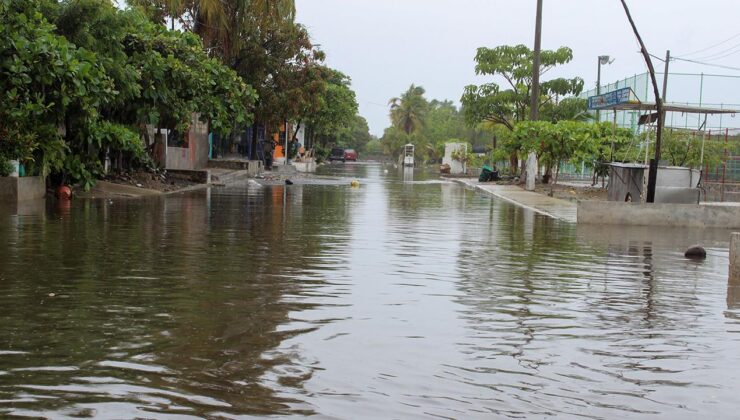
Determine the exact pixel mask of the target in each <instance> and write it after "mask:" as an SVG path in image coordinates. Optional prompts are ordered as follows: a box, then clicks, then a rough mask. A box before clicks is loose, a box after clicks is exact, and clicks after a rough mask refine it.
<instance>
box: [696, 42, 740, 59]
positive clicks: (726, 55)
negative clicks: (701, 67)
mask: <svg viewBox="0 0 740 420" xmlns="http://www.w3.org/2000/svg"><path fill="white" fill-rule="evenodd" d="M739 52H740V44H737V48H735V49H733V50H732V51H730V52H727V54H724V55H720V56H719V57H717V56H714V57H711V58H710V59H709V60H712V61H716V60H721V59H723V58H725V57H729V56H731V55H735V54H737V53H739ZM699 60H707V59H706V58H700V59H699Z"/></svg>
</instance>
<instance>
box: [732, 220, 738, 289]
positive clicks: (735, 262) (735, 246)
mask: <svg viewBox="0 0 740 420" xmlns="http://www.w3.org/2000/svg"><path fill="white" fill-rule="evenodd" d="M730 281H740V232H735V233H733V234H732V235H731V236H730ZM738 286H740V285H738Z"/></svg>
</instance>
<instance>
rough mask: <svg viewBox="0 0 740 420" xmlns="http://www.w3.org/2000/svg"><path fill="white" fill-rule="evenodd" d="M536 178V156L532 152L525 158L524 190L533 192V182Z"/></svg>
mask: <svg viewBox="0 0 740 420" xmlns="http://www.w3.org/2000/svg"><path fill="white" fill-rule="evenodd" d="M536 177H537V155H536V154H534V152H532V153H530V154H529V156H527V183H526V185H525V189H526V190H527V191H534V181H535V178H536Z"/></svg>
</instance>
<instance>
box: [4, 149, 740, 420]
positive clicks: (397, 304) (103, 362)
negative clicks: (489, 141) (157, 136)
mask: <svg viewBox="0 0 740 420" xmlns="http://www.w3.org/2000/svg"><path fill="white" fill-rule="evenodd" d="M386 169H388V167H382V166H378V165H363V164H346V165H339V164H336V165H331V166H326V167H323V168H322V169H321V171H322V175H334V176H339V177H342V178H346V179H359V180H360V187H359V188H350V186H349V185H305V184H303V185H299V184H296V185H292V186H282V185H281V186H274V187H266V186H265V187H263V186H259V185H256V184H254V183H249V182H245V183H244V184H243V185H239V186H235V187H229V188H218V189H213V190H203V191H199V192H191V193H187V194H177V195H172V196H168V197H166V198H162V199H159V198H152V199H145V200H126V199H120V200H116V199H114V200H112V201H108V200H89V201H73V202H72V203H71V206H70V207H69V208H66V209H65V208H58V207H56V206H54V204H53V203H52V202H50V203H47V204H46V205H45V206H46V207H44V209H43V210H42V211H41V212H35V213H30V214H17V212H16V214H12V215H11V214H9V213H0V243H4V244H7V246H6V247H4V251H3V252H2V253H0V400H2V401H3V403H2V404H1V405H0V413H2V415H28V416H38V417H64V416H68V417H69V416H93V417H101V418H133V417H144V418H151V417H163V416H165V415H173V416H174V415H179V416H184V417H188V416H190V417H193V418H202V417H225V418H231V417H239V416H242V415H251V416H265V415H288V414H301V415H305V414H318V415H320V416H322V417H336V418H357V417H375V418H377V417H381V418H409V417H418V416H442V417H448V418H491V417H519V418H521V417H529V418H532V417H548V416H556V415H558V414H560V415H564V416H565V417H574V416H585V417H591V418H621V417H629V416H633V417H647V416H649V415H655V416H660V417H670V418H689V417H694V416H695V414H696V413H697V412H701V413H707V415H713V416H714V417H732V416H733V415H734V405H735V404H734V400H735V393H736V392H735V390H736V387H737V386H738V385H740V383H738V382H739V381H738V378H737V377H736V375H734V373H733V372H734V370H733V369H732V367H734V366H735V365H737V364H738V362H740V356H739V355H740V352H738V349H740V341H739V340H738V338H737V337H740V336H738V334H737V333H738V332H740V328H738V327H739V326H740V322H738V316H737V314H738V313H740V310H739V309H738V303H737V302H738V300H739V299H740V298H738V293H737V290H738V289H739V288H740V287H738V286H736V285H733V284H732V283H729V284H728V283H727V237H726V234H725V232H720V231H718V232H714V231H706V230H700V231H694V230H651V229H645V228H639V229H634V230H633V229H621V228H619V229H617V228H601V227H599V228H589V227H582V226H579V227H576V226H574V225H571V224H567V223H563V222H559V221H556V220H553V219H550V218H547V217H544V216H542V215H538V214H535V213H533V212H531V211H529V210H525V209H521V208H519V207H516V206H512V205H510V204H507V203H504V202H500V201H497V200H492V199H490V198H488V197H486V196H482V195H479V194H476V193H474V192H471V191H467V190H465V189H464V188H462V187H460V186H458V185H456V184H452V183H448V182H443V181H440V180H439V178H438V176H437V175H436V174H434V173H426V172H424V171H419V170H417V171H416V172H413V171H412V172H411V173H412V174H413V179H411V180H408V181H410V182H405V181H407V180H406V175H405V174H406V172H405V171H396V170H393V169H390V170H388V172H387V173H386V172H385V170H386ZM699 242H701V243H703V244H704V245H705V246H707V248H708V250H709V253H708V258H707V260H706V261H703V262H698V263H697V262H692V261H687V260H685V259H684V258H683V251H684V250H685V249H686V247H688V246H689V245H692V244H694V243H699ZM366 413H367V414H366Z"/></svg>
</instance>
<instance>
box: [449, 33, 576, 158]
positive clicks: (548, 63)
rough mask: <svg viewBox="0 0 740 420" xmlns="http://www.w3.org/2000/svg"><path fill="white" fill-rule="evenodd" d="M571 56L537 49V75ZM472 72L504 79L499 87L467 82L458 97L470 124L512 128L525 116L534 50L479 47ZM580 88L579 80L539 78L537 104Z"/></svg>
mask: <svg viewBox="0 0 740 420" xmlns="http://www.w3.org/2000/svg"><path fill="white" fill-rule="evenodd" d="M572 59H573V51H572V50H571V49H570V48H568V47H561V48H559V49H558V50H555V51H548V50H544V51H542V52H541V66H540V72H539V75H540V76H542V75H543V74H544V73H546V72H548V71H549V70H551V69H553V68H554V67H556V66H558V65H562V64H566V63H568V62H570V61H571V60H572ZM475 61H476V66H475V72H476V73H477V74H479V75H487V76H493V77H499V78H501V79H503V80H504V81H505V82H506V89H502V88H501V87H500V86H499V85H498V84H497V83H496V82H491V83H486V84H483V85H481V86H475V85H469V86H466V87H465V91H464V93H463V96H462V98H461V101H462V103H463V107H464V110H465V117H466V119H467V120H468V121H469V122H470V123H471V124H477V123H479V122H481V121H489V122H492V123H495V124H502V125H504V126H505V127H507V128H508V129H509V130H514V126H515V125H516V123H517V122H520V121H524V120H526V119H527V118H528V117H529V110H530V106H531V103H532V97H531V94H532V76H533V70H532V68H533V62H534V53H533V52H532V50H531V49H529V47H527V46H525V45H516V46H509V45H502V46H499V47H496V48H493V49H491V48H486V47H482V48H479V49H478V52H477V54H476V56H475ZM582 89H583V80H582V79H581V78H579V77H575V78H572V79H566V78H557V79H552V80H549V81H546V82H540V84H539V91H540V95H541V96H540V98H539V104H540V106H543V105H547V104H552V103H557V102H558V99H559V98H560V97H565V96H569V95H578V94H579V93H580V92H581V90H582ZM510 160H511V164H512V166H513V167H516V166H518V157H517V154H516V153H512V155H511V156H510Z"/></svg>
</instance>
